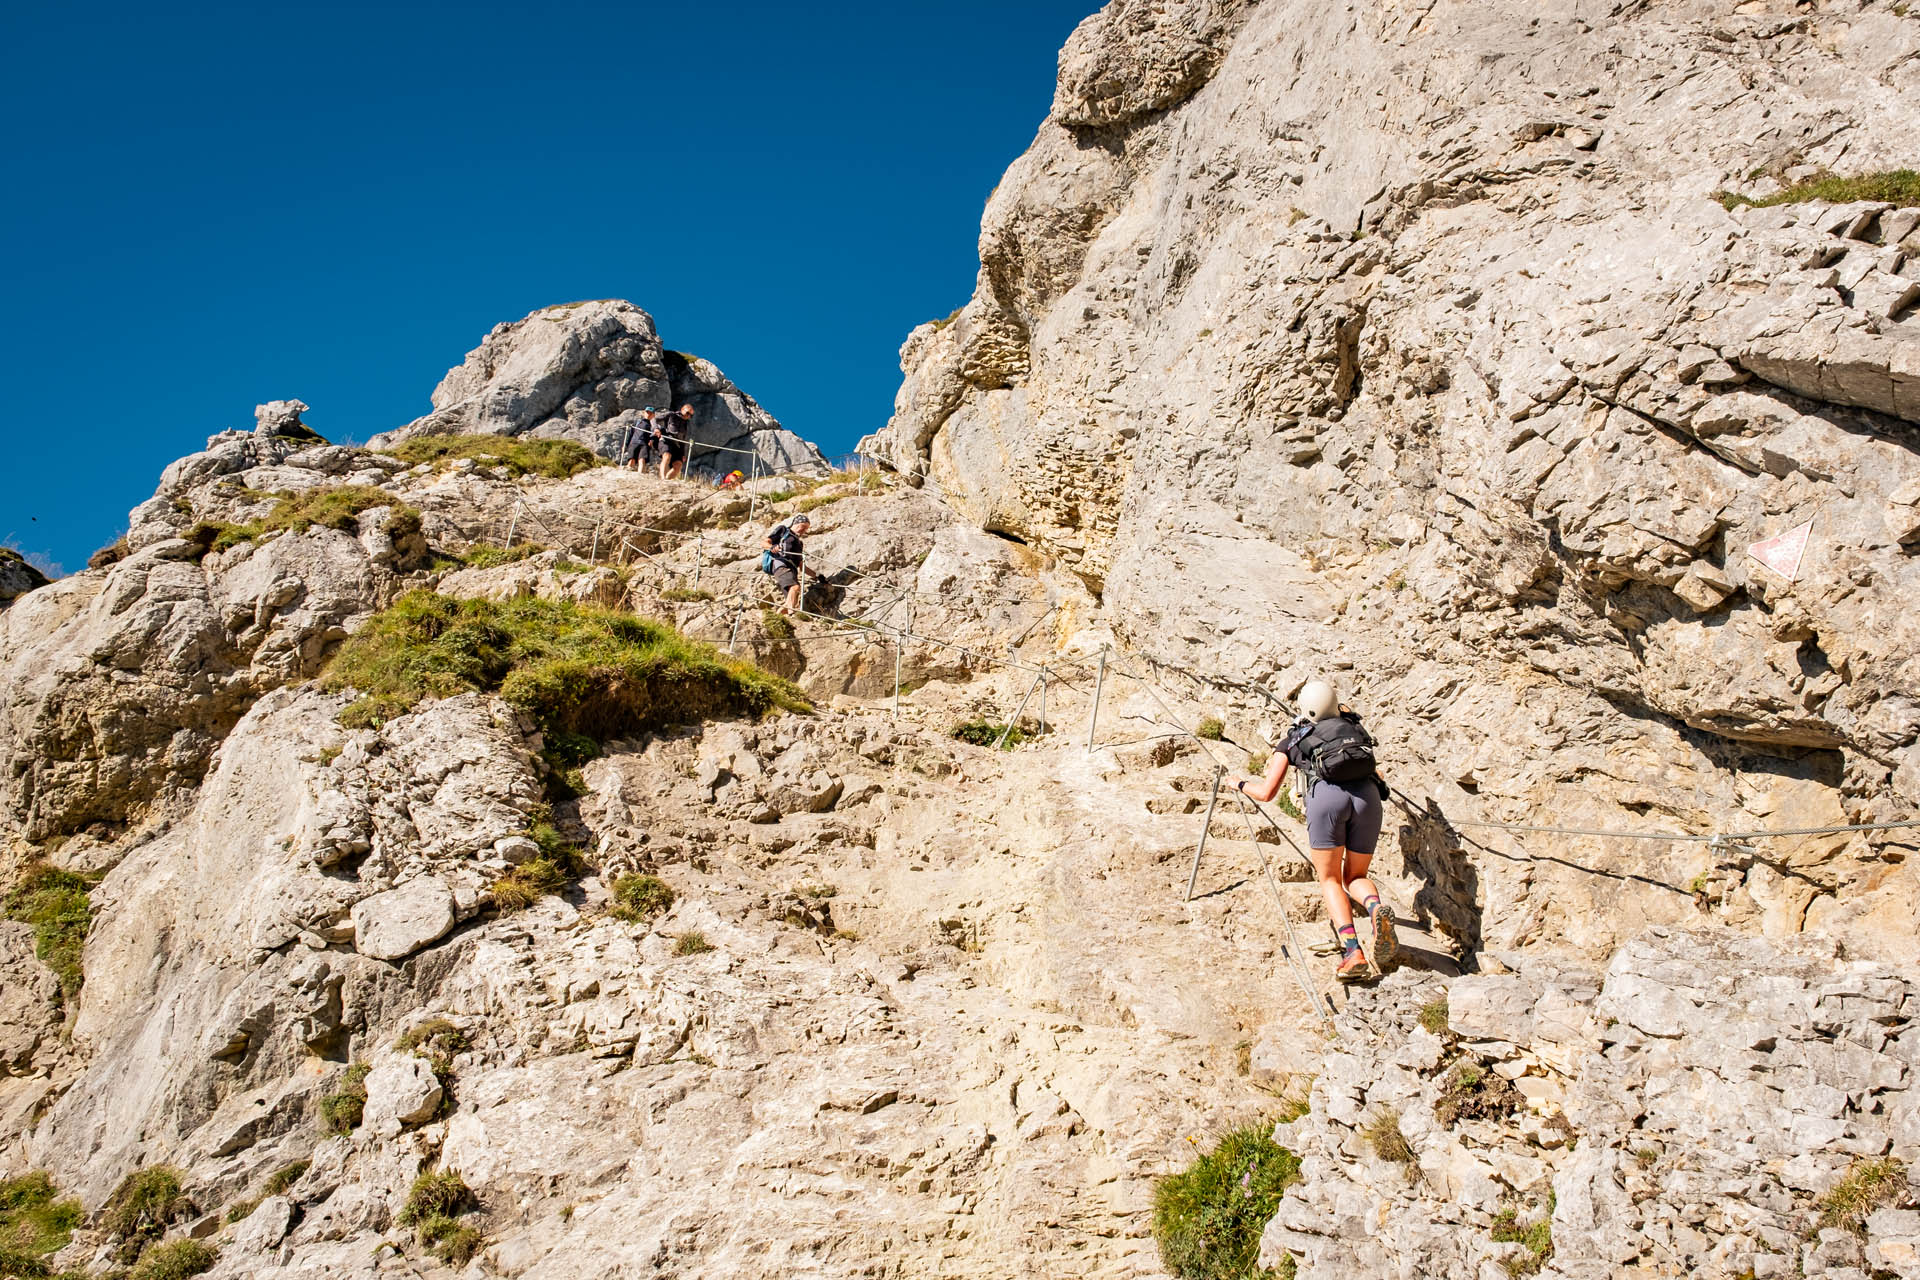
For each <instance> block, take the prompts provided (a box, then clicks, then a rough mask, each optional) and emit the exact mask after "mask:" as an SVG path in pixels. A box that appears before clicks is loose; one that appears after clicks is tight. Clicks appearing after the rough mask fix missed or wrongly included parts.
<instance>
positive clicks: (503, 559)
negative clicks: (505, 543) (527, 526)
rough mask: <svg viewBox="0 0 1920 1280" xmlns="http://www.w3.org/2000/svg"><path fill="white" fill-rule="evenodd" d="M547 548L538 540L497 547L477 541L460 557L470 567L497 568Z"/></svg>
mask: <svg viewBox="0 0 1920 1280" xmlns="http://www.w3.org/2000/svg"><path fill="white" fill-rule="evenodd" d="M545 550H546V548H545V547H543V546H541V545H540V544H539V543H537V542H523V543H521V544H520V545H519V546H517V547H496V546H494V545H493V544H492V543H488V542H476V543H474V544H473V545H472V546H470V547H468V548H467V549H466V550H465V551H463V552H461V553H460V557H459V558H460V562H461V563H462V564H464V565H466V566H467V568H469V569H497V568H499V567H500V566H501V565H503V564H512V563H514V562H515V561H516V560H525V559H526V558H527V557H528V556H533V555H538V554H540V553H541V552H542V551H545Z"/></svg>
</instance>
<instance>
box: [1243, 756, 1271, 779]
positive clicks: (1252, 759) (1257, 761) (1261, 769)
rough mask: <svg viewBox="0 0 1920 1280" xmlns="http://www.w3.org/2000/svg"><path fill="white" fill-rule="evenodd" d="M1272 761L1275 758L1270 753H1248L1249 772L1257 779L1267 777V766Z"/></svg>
mask: <svg viewBox="0 0 1920 1280" xmlns="http://www.w3.org/2000/svg"><path fill="white" fill-rule="evenodd" d="M1272 759H1273V756H1272V755H1271V754H1270V753H1268V752H1265V751H1249V752H1248V753H1247V772H1248V773H1250V774H1252V775H1253V776H1254V777H1256V778H1263V777H1265V776H1266V773H1267V764H1268V763H1269V762H1270V761H1271V760H1272Z"/></svg>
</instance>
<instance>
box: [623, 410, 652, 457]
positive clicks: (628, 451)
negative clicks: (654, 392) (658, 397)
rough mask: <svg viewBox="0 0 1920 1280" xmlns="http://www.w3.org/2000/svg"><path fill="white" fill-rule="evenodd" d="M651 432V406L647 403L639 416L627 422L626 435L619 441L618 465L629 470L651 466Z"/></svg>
mask: <svg viewBox="0 0 1920 1280" xmlns="http://www.w3.org/2000/svg"><path fill="white" fill-rule="evenodd" d="M653 433H654V426H653V406H652V405H648V406H647V407H646V408H644V409H642V410H641V411H640V416H639V417H637V418H635V419H634V420H633V421H632V422H629V423H628V424H627V433H626V436H625V437H624V438H623V439H622V440H621V442H620V465H621V466H624V467H626V468H627V469H628V470H629V471H644V470H646V469H647V468H648V467H650V466H652V465H653Z"/></svg>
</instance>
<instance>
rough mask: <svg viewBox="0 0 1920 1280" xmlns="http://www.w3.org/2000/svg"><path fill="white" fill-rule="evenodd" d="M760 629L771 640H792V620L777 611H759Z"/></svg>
mask: <svg viewBox="0 0 1920 1280" xmlns="http://www.w3.org/2000/svg"><path fill="white" fill-rule="evenodd" d="M760 627H761V629H762V630H763V631H765V632H766V633H767V637H768V638H769V639H772V640H791V639H793V619H792V618H789V617H788V616H787V615H786V614H784V613H781V612H780V611H778V610H777V609H762V610H761V611H760Z"/></svg>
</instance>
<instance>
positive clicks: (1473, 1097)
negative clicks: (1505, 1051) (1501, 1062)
mask: <svg viewBox="0 0 1920 1280" xmlns="http://www.w3.org/2000/svg"><path fill="white" fill-rule="evenodd" d="M1519 1100H1520V1095H1519V1091H1518V1090H1517V1089H1515V1088H1514V1087H1513V1086H1512V1085H1511V1084H1509V1083H1507V1080H1506V1078H1505V1077H1504V1076H1501V1075H1498V1074H1496V1073H1494V1072H1492V1071H1488V1070H1486V1069H1485V1068H1484V1067H1481V1066H1479V1065H1478V1064H1476V1063H1472V1062H1460V1063H1458V1064H1456V1065H1455V1066H1454V1068H1453V1070H1452V1071H1450V1072H1448V1073H1447V1078H1446V1082H1445V1083H1444V1084H1443V1085H1442V1086H1441V1090H1440V1100H1439V1101H1438V1102H1436V1103H1434V1106H1433V1114H1434V1116H1435V1118H1437V1119H1438V1120H1439V1121H1440V1123H1441V1124H1443V1125H1445V1126H1446V1127H1447V1128H1449V1129H1451V1128H1453V1126H1454V1125H1456V1124H1458V1123H1459V1122H1460V1121H1462V1120H1502V1119H1505V1118H1506V1117H1507V1116H1510V1115H1512V1114H1513V1113H1514V1111H1515V1109H1516V1108H1517V1107H1518V1106H1519Z"/></svg>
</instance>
